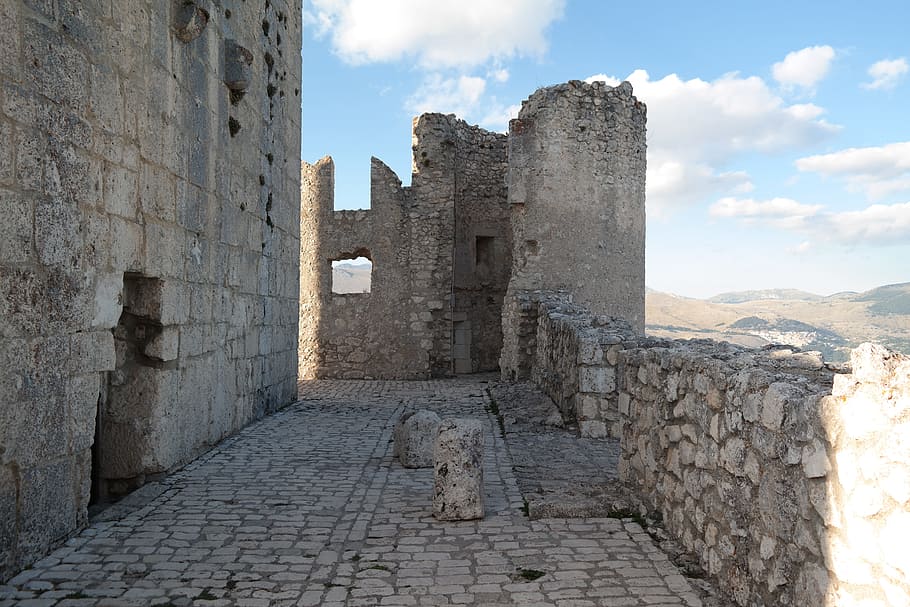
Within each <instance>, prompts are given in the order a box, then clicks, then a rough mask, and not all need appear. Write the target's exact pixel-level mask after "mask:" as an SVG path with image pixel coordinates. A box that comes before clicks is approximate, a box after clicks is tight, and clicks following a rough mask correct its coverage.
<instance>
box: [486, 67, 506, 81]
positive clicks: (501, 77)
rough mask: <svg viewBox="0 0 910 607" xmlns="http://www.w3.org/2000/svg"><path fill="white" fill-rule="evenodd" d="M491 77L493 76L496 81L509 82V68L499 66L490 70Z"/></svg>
mask: <svg viewBox="0 0 910 607" xmlns="http://www.w3.org/2000/svg"><path fill="white" fill-rule="evenodd" d="M490 77H491V78H493V80H495V81H496V82H508V81H509V70H507V69H505V68H499V69H496V70H493V71H492V72H490Z"/></svg>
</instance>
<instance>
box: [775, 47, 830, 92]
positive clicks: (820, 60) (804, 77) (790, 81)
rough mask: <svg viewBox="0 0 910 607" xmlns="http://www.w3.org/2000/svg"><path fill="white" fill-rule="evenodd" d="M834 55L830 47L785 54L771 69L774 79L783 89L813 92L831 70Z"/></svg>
mask: <svg viewBox="0 0 910 607" xmlns="http://www.w3.org/2000/svg"><path fill="white" fill-rule="evenodd" d="M835 55H836V53H835V52H834V49H833V48H831V47H830V46H827V45H826V46H809V47H806V48H804V49H802V50H799V51H793V52H791V53H787V56H786V57H784V60H783V61H780V62H778V63H775V64H774V66H773V67H772V68H771V73H772V74H773V75H774V79H775V80H777V81H778V82H779V83H780V84H781V85H782V86H784V87H785V88H793V87H801V88H803V89H806V90H809V91H811V90H813V89H814V88H815V86H816V85H817V84H818V83H819V82H821V81H822V80H823V79H824V77H825V76H827V75H828V71H829V70H830V69H831V62H832V61H834V57H835Z"/></svg>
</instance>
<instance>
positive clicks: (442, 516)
mask: <svg viewBox="0 0 910 607" xmlns="http://www.w3.org/2000/svg"><path fill="white" fill-rule="evenodd" d="M433 458H434V460H435V479H434V486H433V516H435V517H436V519H437V520H440V521H468V520H472V519H478V518H483V424H482V423H481V422H480V420H476V419H445V420H443V421H442V423H441V424H440V425H439V434H438V435H437V436H436V446H435V449H434V452H433Z"/></svg>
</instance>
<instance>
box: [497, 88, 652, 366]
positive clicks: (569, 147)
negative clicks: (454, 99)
mask: <svg viewBox="0 0 910 607" xmlns="http://www.w3.org/2000/svg"><path fill="white" fill-rule="evenodd" d="M645 121H646V110H645V106H644V104H642V103H640V102H639V101H638V100H637V99H636V98H635V97H634V96H633V95H632V87H631V86H630V85H629V84H628V83H623V84H621V85H620V86H618V87H615V88H614V87H609V86H606V85H604V84H602V83H593V84H586V83H584V82H579V81H572V82H569V83H567V84H560V85H557V86H553V87H549V88H543V89H540V90H538V91H537V92H535V93H534V94H533V95H531V97H529V98H528V99H527V100H526V101H525V102H524V103H523V104H522V109H521V111H520V113H519V115H518V118H517V119H516V120H513V121H512V122H511V124H510V133H509V177H508V187H509V203H510V205H511V225H512V233H513V253H512V276H511V280H510V282H509V286H508V292H507V294H506V300H509V299H511V298H514V297H519V298H520V297H522V295H521V294H522V293H523V292H525V291H533V290H537V289H543V290H559V289H564V290H567V291H569V292H571V293H572V296H573V298H574V300H575V301H576V302H577V303H579V304H581V305H584V306H586V307H588V308H589V309H590V310H591V311H592V312H594V313H596V314H604V315H611V316H616V317H619V318H624V319H626V320H627V321H628V322H629V323H630V324H631V326H632V327H633V328H634V329H636V330H637V331H639V332H642V331H643V330H644V310H645V284H644V277H645V261H644V250H645V249H644V247H645V163H646V161H645ZM509 309H511V308H510V306H508V305H507V306H506V311H508V310H509ZM518 323H519V319H517V318H513V317H511V316H509V315H508V314H506V315H504V317H503V342H504V346H505V347H504V348H503V352H502V359H501V361H500V367H501V368H502V370H503V374H504V376H506V377H508V376H521V374H520V373H519V371H520V369H521V368H522V367H523V364H522V362H521V361H520V355H519V352H518V351H517V350H516V349H515V348H517V347H518V346H519V340H518V339H517V338H515V336H514V335H512V333H514V332H515V331H517V330H518Z"/></svg>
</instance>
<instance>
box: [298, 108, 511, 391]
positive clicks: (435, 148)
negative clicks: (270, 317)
mask: <svg viewBox="0 0 910 607" xmlns="http://www.w3.org/2000/svg"><path fill="white" fill-rule="evenodd" d="M504 163H505V145H504V136H501V135H495V134H493V133H488V132H487V131H484V130H482V129H479V128H477V127H470V126H468V125H467V124H466V123H464V122H463V121H461V120H457V119H456V118H455V117H454V116H451V115H450V116H443V115H441V114H425V115H423V116H421V117H420V118H418V119H417V120H415V123H414V166H413V173H412V177H411V186H410V187H402V185H401V181H400V180H399V178H398V177H397V176H396V175H395V173H394V172H393V171H392V170H391V169H389V168H388V167H387V166H386V165H385V164H383V163H382V162H381V161H379V160H377V159H373V162H372V167H371V208H370V210H368V211H334V210H333V205H334V192H333V188H334V181H333V180H334V176H333V170H334V169H333V166H332V164H331V159H328V158H326V159H323V160H321V161H319V162H318V163H316V164H315V165H309V164H307V163H303V165H302V169H301V170H302V174H303V193H302V207H303V208H302V211H301V233H302V234H303V235H304V236H303V241H302V247H301V253H300V255H301V261H300V263H301V268H302V279H301V284H300V290H301V295H300V297H301V309H300V337H299V343H300V363H299V364H300V375H301V376H302V377H307V378H313V377H338V378H384V379H391V378H403V379H420V378H428V377H434V376H441V375H448V374H451V373H452V372H453V371H456V369H455V365H454V362H453V359H454V354H455V343H454V342H455V323H456V322H463V321H465V320H469V321H472V322H474V325H475V328H474V330H475V331H477V332H478V337H477V338H475V339H474V340H473V341H474V343H475V345H476V346H477V348H478V351H479V352H480V353H475V357H474V358H473V361H477V362H476V363H474V362H473V361H472V360H468V368H467V370H469V371H471V370H478V369H479V368H483V367H484V365H489V364H490V362H489V361H491V360H496V357H497V355H498V347H499V343H498V341H499V340H498V338H497V333H496V332H494V333H493V335H492V336H490V335H487V334H484V333H483V330H484V328H485V327H489V326H493V325H495V326H498V325H499V321H498V319H499V317H500V309H501V293H502V292H503V291H504V289H505V278H504V274H503V271H502V270H501V269H499V268H495V269H493V270H492V271H491V273H490V276H491V277H492V278H491V279H490V280H491V282H490V283H489V284H485V285H484V286H486V287H490V288H489V292H488V293H485V294H484V298H483V299H481V300H476V299H474V298H473V292H472V289H474V288H475V284H474V283H473V282H470V281H468V280H467V279H465V278H464V276H463V275H464V274H465V269H464V268H463V265H464V264H467V265H473V264H474V263H475V261H474V249H473V245H474V240H473V239H474V238H475V237H476V236H477V235H478V234H479V235H483V236H486V235H487V234H489V235H490V237H494V232H497V230H498V233H496V234H495V238H496V239H498V242H499V244H497V245H496V247H498V249H497V250H499V251H500V252H501V254H502V259H503V260H505V261H503V264H504V266H505V267H506V268H508V266H509V264H508V256H507V253H508V250H509V248H508V245H507V243H508V240H507V237H506V236H504V235H505V233H506V229H505V228H504V227H503V225H502V221H503V219H502V218H503V216H504V215H505V213H504V211H503V209H505V192H504V183H505V179H504V171H505V168H504V167H505V164H504ZM359 255H363V256H366V257H369V258H370V259H371V260H372V262H373V270H372V285H371V291H370V293H368V294H366V293H357V294H333V293H332V292H331V261H332V260H337V259H344V258H352V257H357V256H359ZM456 268H457V269H458V271H459V272H460V275H461V276H462V279H461V282H460V283H459V282H458V280H457V279H456ZM471 270H472V271H473V268H471ZM458 285H460V287H459V286H458ZM491 285H492V286H491ZM496 288H498V289H499V291H498V293H499V295H500V297H499V299H497V298H496V297H495V295H496V293H497V291H496V290H495V289H496ZM491 298H492V299H491ZM474 319H477V320H476V321H474ZM494 319H495V321H494ZM468 341H469V342H470V341H471V337H470V336H469V337H468ZM493 352H495V353H493Z"/></svg>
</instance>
